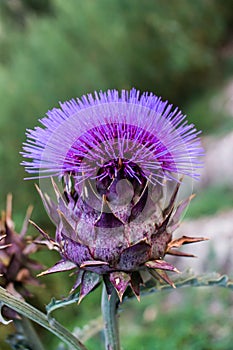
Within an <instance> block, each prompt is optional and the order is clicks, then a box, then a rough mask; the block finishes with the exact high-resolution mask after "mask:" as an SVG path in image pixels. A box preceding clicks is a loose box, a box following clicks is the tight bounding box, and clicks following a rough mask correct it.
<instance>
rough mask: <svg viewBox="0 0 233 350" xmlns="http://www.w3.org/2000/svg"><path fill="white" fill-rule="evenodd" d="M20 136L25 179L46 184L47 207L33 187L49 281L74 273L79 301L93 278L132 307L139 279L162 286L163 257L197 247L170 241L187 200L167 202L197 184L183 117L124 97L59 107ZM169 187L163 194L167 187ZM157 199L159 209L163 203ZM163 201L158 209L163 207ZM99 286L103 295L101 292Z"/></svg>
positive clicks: (143, 98)
mask: <svg viewBox="0 0 233 350" xmlns="http://www.w3.org/2000/svg"><path fill="white" fill-rule="evenodd" d="M60 107H61V108H60V109H56V108H54V109H53V110H51V111H49V112H48V114H47V117H45V118H43V119H42V120H41V123H42V124H43V126H44V128H41V127H37V128H35V129H34V130H28V132H27V137H28V138H27V142H26V143H25V144H24V151H23V152H22V154H23V156H24V157H25V158H29V159H32V161H24V162H23V163H22V164H23V165H24V166H25V168H26V171H27V172H29V173H37V172H38V173H39V178H40V179H42V178H44V177H48V176H53V177H54V176H55V177H58V178H59V179H60V180H61V183H62V185H63V186H62V189H60V187H61V186H60V185H57V184H56V183H55V181H54V180H53V179H52V185H53V188H54V192H55V194H56V198H57V202H55V201H53V200H52V199H51V198H50V197H49V196H48V194H47V193H45V192H46V191H43V190H42V188H43V183H42V180H40V181H41V183H40V184H41V186H40V187H41V188H40V189H39V188H38V191H39V194H40V196H41V198H42V201H43V203H44V206H45V208H46V210H47V212H48V214H49V216H50V217H51V219H52V221H53V222H54V223H55V225H56V235H55V238H54V239H52V238H49V237H48V236H47V235H46V233H44V232H43V231H42V230H41V229H40V228H38V227H37V228H38V229H39V230H40V231H41V233H42V234H43V235H44V237H45V238H46V239H47V240H48V241H49V243H50V244H52V246H53V247H54V248H56V249H58V250H59V252H60V254H61V260H60V261H59V262H58V263H57V264H56V265H55V266H53V267H52V268H50V269H49V270H47V271H45V272H43V273H42V274H46V273H53V272H57V271H66V270H72V269H75V270H76V273H77V280H76V282H75V285H74V287H73V289H75V288H77V287H79V286H80V300H81V299H82V298H83V297H84V296H85V295H86V294H88V293H89V292H90V291H91V290H92V289H93V288H94V287H95V286H96V285H98V283H99V282H100V278H101V276H103V280H104V282H105V284H106V287H107V291H108V292H109V294H111V288H112V287H114V288H115V289H116V291H117V293H118V295H119V298H120V300H121V299H122V296H123V294H124V292H125V290H126V288H127V287H131V288H132V290H133V292H134V293H135V295H136V296H137V297H138V298H139V294H140V285H141V284H142V283H143V272H144V271H149V272H150V273H151V275H152V276H153V277H156V278H157V279H159V280H163V281H165V282H167V283H169V284H171V285H173V282H172V281H171V280H170V278H169V276H168V275H167V272H166V271H173V272H177V269H176V268H175V267H174V266H172V265H171V264H170V263H168V262H166V261H165V260H164V257H165V255H166V254H173V255H174V254H175V255H186V254H185V253H179V252H178V251H177V250H176V248H179V247H180V246H181V245H182V244H186V243H191V242H197V241H201V240H203V238H188V237H182V238H180V239H177V240H173V239H172V233H173V231H174V230H175V228H176V227H177V226H178V225H179V221H180V216H181V214H182V212H183V211H184V210H185V208H186V207H187V206H188V204H189V202H190V200H191V197H189V198H188V199H187V200H184V201H183V202H182V203H180V204H179V205H178V206H176V204H175V201H176V197H177V193H178V190H179V186H180V183H181V180H180V178H181V176H185V175H187V176H190V177H191V178H193V179H197V178H198V176H199V175H198V171H197V170H198V168H199V167H200V161H199V157H200V156H201V155H203V150H202V147H201V145H200V140H199V138H198V134H199V132H197V131H196V129H195V127H194V126H193V125H192V124H190V125H189V124H187V121H186V118H185V116H183V115H182V113H181V112H180V111H178V109H174V110H172V105H168V104H167V102H163V101H161V99H160V98H158V97H157V96H155V95H153V94H147V93H144V94H141V95H140V93H139V91H137V90H135V89H132V90H130V91H125V90H122V91H121V93H118V91H116V90H109V91H107V92H104V93H103V92H100V93H99V94H98V93H95V94H94V96H92V95H91V94H89V95H88V96H83V97H82V99H77V100H71V101H69V102H66V103H63V104H61V106H60ZM169 183H170V184H171V183H173V184H174V183H175V184H176V185H175V188H174V189H173V192H172V193H170V194H168V195H166V191H167V185H168V184H169ZM165 197H167V198H166V199H167V201H165ZM165 202H166V204H165ZM109 286H112V287H111V288H110V287H109Z"/></svg>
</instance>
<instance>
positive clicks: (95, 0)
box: [0, 0, 233, 350]
mask: <svg viewBox="0 0 233 350" xmlns="http://www.w3.org/2000/svg"><path fill="white" fill-rule="evenodd" d="M232 5H233V3H232V0H225V1H221V0H208V1H203V0H195V1H192V0H170V1H169V0H164V1H162V0H157V1H156V0H112V1H111V0H86V1H83V0H66V1H65V0H50V1H49V0H0V135H1V139H0V204H1V208H2V209H3V208H4V206H5V198H6V194H7V193H8V192H12V193H13V195H14V218H15V220H16V227H20V223H21V222H22V220H23V216H24V212H25V210H26V207H27V206H28V204H33V205H34V206H35V209H34V213H33V220H34V221H36V222H37V223H38V224H39V225H40V226H42V227H43V228H44V229H45V230H46V229H47V230H48V231H49V232H53V228H52V227H51V226H50V224H49V220H48V218H47V216H46V215H45V212H44V209H43V207H42V205H41V203H40V200H39V198H38V195H37V193H36V191H35V189H34V185H33V181H24V180H23V178H24V176H25V175H26V174H25V172H24V169H23V168H22V167H21V166H20V165H19V164H20V162H21V161H22V159H21V156H20V154H19V152H20V151H21V148H22V146H21V145H22V142H23V141H25V130H26V128H33V127H34V126H36V125H37V124H38V119H39V118H41V117H43V116H44V115H45V113H46V112H47V110H48V109H51V108H52V107H54V106H58V102H59V101H65V100H67V99H70V98H72V97H75V96H80V95H82V94H85V93H88V92H92V91H94V90H100V89H102V90H105V89H108V88H117V89H122V88H124V89H130V88H131V87H136V88H138V89H140V90H142V91H145V90H146V91H152V92H154V93H155V94H157V95H160V96H162V97H163V99H168V100H169V101H170V102H171V103H173V104H174V105H178V106H179V107H180V108H181V109H182V110H183V112H184V113H185V114H188V116H189V120H190V121H193V122H195V124H196V125H197V127H198V128H201V129H202V130H203V135H204V136H205V135H207V136H208V135H215V136H216V135H217V136H218V135H224V134H225V133H226V132H229V131H232V130H233V118H229V116H228V115H227V111H226V110H224V109H221V108H215V107H214V106H215V105H214V104H213V103H211V101H213V100H214V99H215V97H216V96H218V95H219V94H220V93H221V90H222V89H223V87H224V86H225V84H226V82H227V81H228V80H229V79H230V78H231V77H232V76H233V49H232V46H233V41H232V40H233V31H232V28H233V10H232V8H233V6H232ZM231 193H232V192H229V190H228V187H227V185H224V184H223V185H220V186H219V185H218V186H216V187H215V186H212V185H211V186H208V184H207V185H206V186H205V188H204V189H203V191H202V193H201V194H200V200H198V199H197V200H196V202H195V204H194V206H193V207H191V208H190V212H189V216H190V217H198V216H199V215H200V214H214V213H215V212H217V211H218V210H219V209H221V208H230V207H231V206H232V205H233V199H232V195H231ZM216 196H217V197H218V199H219V200H218V201H217V202H216V201H215V200H213V199H214V198H216ZM39 258H40V259H41V260H43V262H44V263H45V264H48V265H49V264H51V260H52V259H55V260H56V259H57V256H56V255H55V254H52V253H51V257H48V253H43V252H42V253H40V254H39ZM61 278H62V281H61V280H60V279H61ZM43 281H45V282H46V281H47V282H46V283H48V287H47V289H44V290H43V292H40V293H41V294H39V295H38V294H37V297H35V300H34V302H35V303H38V301H37V299H41V300H42V301H41V305H42V306H41V307H42V308H43V304H45V303H48V301H49V298H51V296H52V295H53V294H55V295H56V297H57V298H60V297H61V296H62V295H67V292H68V288H69V286H70V285H71V282H70V281H69V279H68V278H67V285H64V278H63V276H62V277H60V278H59V277H50V279H46V278H45V279H44V280H43ZM98 293H99V292H98V291H97V292H96V294H95V293H94V294H95V295H94V297H91V296H90V297H88V301H87V302H86V301H84V302H83V305H81V306H80V307H78V308H77V310H76V309H75V310H74V308H73V309H72V310H68V311H67V314H66V316H64V315H62V314H61V315H59V317H60V319H61V321H63V323H64V322H65V323H68V326H69V327H70V328H71V329H72V327H74V325H75V321H74V319H75V318H76V320H77V324H84V322H85V321H86V320H87V319H90V318H91V317H92V316H93V317H95V316H97V315H98V312H99V310H97V308H96V306H95V305H96V302H97V298H99V294H98ZM192 293H193V294H192V297H191V296H190V294H187V295H186V294H185V293H184V294H182V298H183V301H182V302H181V301H180V300H179V296H178V295H177V294H173V293H171V294H169V295H170V296H168V295H167V296H166V298H165V297H163V298H162V297H161V296H155V297H154V299H152V298H151V297H150V298H149V299H147V300H146V301H143V302H142V303H141V304H140V305H138V304H137V303H135V302H131V303H130V304H129V306H127V307H125V306H124V307H123V308H124V309H126V310H125V311H127V312H125V314H126V315H125V314H124V313H122V314H121V315H122V316H121V317H122V319H124V321H122V322H124V323H125V325H126V326H125V327H123V329H122V333H123V346H124V348H125V349H128V350H131V349H132V350H133V349H141V350H149V349H161V348H163V349H178V347H181V348H182V349H203V350H204V349H205V350H207V349H224V350H228V349H229V350H230V349H232V343H233V336H232V334H231V332H230V331H229V329H225V328H224V330H223V332H225V333H224V334H220V335H218V338H217V340H216V339H215V338H213V334H214V335H215V336H216V337H217V335H216V331H215V327H217V326H216V325H217V324H221V322H223V323H224V317H225V319H226V321H227V317H230V316H229V314H228V315H227V316H226V312H225V311H226V309H227V307H230V305H231V306H232V303H233V300H232V297H231V300H230V298H229V294H228V293H227V292H226V293H224V292H222V291H221V293H220V294H221V297H222V301H221V302H219V303H220V306H219V310H220V311H221V312H219V313H214V315H212V316H210V317H209V316H208V315H211V311H209V309H211V305H212V303H214V302H215V301H216V300H215V299H213V300H212V299H210V298H208V297H207V296H206V295H205V294H204V295H203V296H202V301H200V300H199V299H200V296H199V294H198V293H196V292H195V291H193V292H192ZM195 293H196V294H195ZM171 295H174V300H175V304H176V302H177V303H178V302H179V303H178V304H179V307H177V308H175V306H174V305H173V306H172V307H170V309H169V307H168V306H167V305H170V304H172V303H171ZM195 298H196V302H195V303H197V302H200V305H202V306H201V312H199V311H197V309H196V308H195V307H194V306H193V299H194V300H195ZM164 300H166V302H165V301H164ZM177 300H178V301H177ZM216 302H217V301H216ZM151 303H152V304H154V305H155V304H156V305H158V304H159V306H158V307H157V306H156V307H155V306H153V307H154V308H155V310H154V313H155V316H153V317H149V321H148V317H147V316H145V312H146V311H145V310H147V308H148V307H149V305H150V304H151ZM169 303H170V304H169ZM204 305H205V306H204ZM85 308H88V312H87V311H85ZM202 308H205V309H204V310H205V311H203V309H202ZM92 309H93V311H92ZM224 310H225V311H224ZM231 310H232V308H231ZM97 311H98V312H97ZM231 312H232V311H231ZM58 314H59V313H58ZM63 314H65V311H63ZM152 314H153V312H152ZM67 315H68V317H67ZM133 315H134V316H133ZM143 315H144V316H145V317H144V316H143ZM231 317H232V315H231ZM177 318H178V319H179V320H183V321H180V323H179V324H177ZM68 319H69V321H68V322H67V320H68ZM230 321H231V323H232V318H231V320H228V323H229V322H230ZM207 324H208V327H207V326H206V325H207ZM204 325H205V326H206V327H205V326H204ZM176 327H177V328H176ZM220 328H221V327H220ZM190 329H191V330H190ZM221 329H222V328H221ZM8 331H9V332H10V330H9V328H8ZM1 332H3V333H4V330H3V326H0V335H1ZM190 332H191V333H190ZM200 332H201V335H200ZM220 333H221V332H220ZM188 334H189V336H188ZM44 337H47V335H46V333H45V334H44ZM190 337H191V339H190ZM212 338H213V339H215V340H214V341H211V339H212ZM2 339H3V336H1V339H0V344H1V341H2V344H1V349H9V347H7V346H6V345H4V343H3V340H2ZM47 339H50V338H47ZM219 339H220V340H219ZM223 339H224V341H223ZM100 342H101V336H97V337H96V339H94V340H93V342H90V349H96V348H97V346H98V347H99V346H100ZM52 348H53V347H52V344H51V346H49V347H48V349H52Z"/></svg>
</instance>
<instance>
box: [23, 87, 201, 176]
mask: <svg viewBox="0 0 233 350" xmlns="http://www.w3.org/2000/svg"><path fill="white" fill-rule="evenodd" d="M40 122H41V124H42V126H43V127H36V128H35V129H34V130H28V131H27V141H26V142H25V143H24V147H23V152H22V155H23V157H25V158H27V159H29V161H28V160H25V161H23V163H22V164H23V165H24V166H25V169H26V171H27V172H28V173H32V174H34V173H39V177H40V178H42V177H48V176H50V175H54V176H59V177H61V176H63V175H64V174H66V173H70V172H71V173H72V174H74V175H75V177H76V179H77V181H78V182H79V181H83V180H84V179H86V178H98V177H101V179H103V178H104V177H105V176H109V166H113V163H114V162H117V160H118V159H121V160H122V163H123V166H124V172H125V176H130V177H133V178H136V179H137V178H138V177H137V176H138V175H137V171H135V169H134V168H133V167H132V164H137V166H138V167H140V169H141V171H142V172H143V174H144V175H145V176H146V177H147V179H149V181H151V182H152V183H157V182H161V176H162V177H166V178H168V179H173V178H174V176H175V175H177V174H183V175H188V176H191V177H193V178H198V176H199V175H198V168H199V167H200V161H199V159H198V158H199V156H201V155H203V149H202V147H201V145H200V140H199V138H198V135H199V132H197V130H196V129H195V127H194V125H193V124H187V120H186V117H185V116H184V115H182V113H181V112H180V111H179V110H178V109H177V108H175V109H172V105H169V104H168V103H167V101H162V100H161V99H160V98H159V97H157V96H155V95H153V94H152V93H150V94H148V93H142V94H140V92H139V91H137V90H136V89H132V90H130V91H126V90H122V91H121V92H118V91H117V90H108V91H107V92H101V91H100V92H99V93H97V92H95V93H94V96H93V95H91V94H88V95H87V96H83V97H82V98H81V99H72V100H70V101H68V102H65V103H61V104H60V108H54V109H52V110H51V111H49V112H48V113H47V116H46V117H44V118H43V119H41V120H40ZM109 162H110V163H109ZM109 164H110V165H109ZM100 167H102V168H103V169H104V171H102V172H101V174H99V169H100ZM161 173H162V175H161ZM174 174H175V175H174ZM175 177H176V176H175Z"/></svg>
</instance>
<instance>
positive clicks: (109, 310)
mask: <svg viewBox="0 0 233 350" xmlns="http://www.w3.org/2000/svg"><path fill="white" fill-rule="evenodd" d="M118 303H119V298H118V295H117V293H116V291H115V289H114V288H113V291H112V294H111V298H110V299H109V297H108V294H107V291H106V287H105V284H104V283H103V291H102V304H101V306H102V315H103V319H104V334H105V349H106V350H120V340H119V329H118V316H117V307H118Z"/></svg>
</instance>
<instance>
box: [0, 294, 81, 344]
mask: <svg viewBox="0 0 233 350" xmlns="http://www.w3.org/2000/svg"><path fill="white" fill-rule="evenodd" d="M0 301H2V302H3V303H4V304H5V305H6V306H9V307H10V308H11V309H13V310H15V311H16V312H18V313H19V314H20V315H23V316H25V317H27V318H29V319H30V320H32V321H34V322H36V323H38V324H39V325H41V326H42V327H44V328H46V329H47V330H48V331H50V332H51V333H53V334H55V335H56V336H57V337H58V338H60V339H61V340H62V341H63V342H64V343H66V344H67V345H68V346H70V347H71V348H72V349H73V350H87V348H86V347H85V346H84V345H83V344H82V343H81V342H80V341H79V340H78V339H77V338H76V337H75V336H74V335H73V334H72V333H70V332H69V331H68V330H67V329H66V328H65V327H63V326H62V325H61V324H60V323H59V322H57V321H56V320H55V319H52V320H51V321H50V322H49V321H48V319H47V316H46V314H44V313H43V312H41V311H39V310H37V309H35V308H34V307H33V306H31V305H30V304H28V303H26V302H25V301H22V300H20V299H18V298H16V297H14V296H13V295H12V294H10V293H9V292H7V291H6V290H5V289H4V288H2V287H0Z"/></svg>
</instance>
